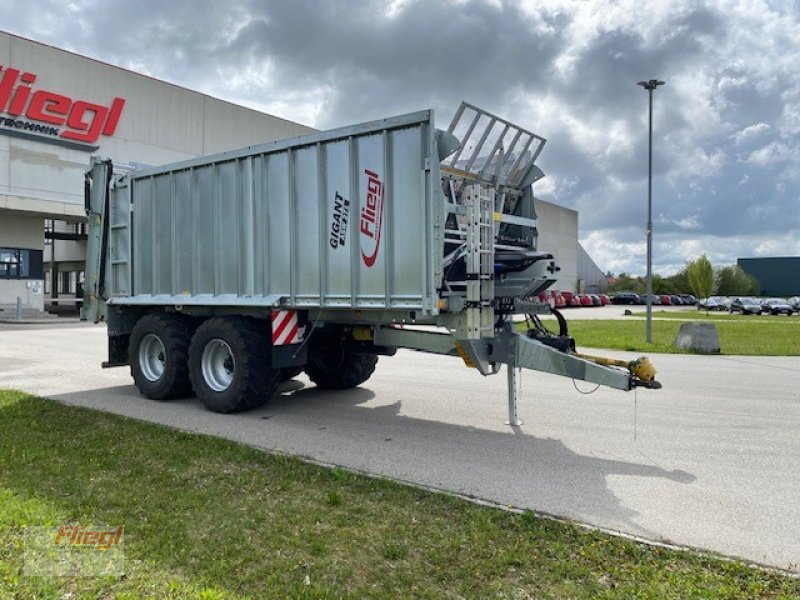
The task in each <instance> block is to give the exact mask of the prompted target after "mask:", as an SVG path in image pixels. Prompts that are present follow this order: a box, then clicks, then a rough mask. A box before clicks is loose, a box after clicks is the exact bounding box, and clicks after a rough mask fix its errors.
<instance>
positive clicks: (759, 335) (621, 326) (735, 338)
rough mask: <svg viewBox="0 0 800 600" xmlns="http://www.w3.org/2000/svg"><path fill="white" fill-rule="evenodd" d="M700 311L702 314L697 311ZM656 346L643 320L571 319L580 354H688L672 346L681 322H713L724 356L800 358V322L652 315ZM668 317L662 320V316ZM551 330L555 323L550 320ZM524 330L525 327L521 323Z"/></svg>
mask: <svg viewBox="0 0 800 600" xmlns="http://www.w3.org/2000/svg"><path fill="white" fill-rule="evenodd" d="M698 312H699V311H698ZM653 316H654V317H657V318H654V319H653V343H652V344H648V343H647V342H645V338H646V321H645V320H644V319H629V320H626V319H616V320H594V319H569V314H567V315H566V317H567V322H568V324H569V334H570V335H571V336H572V337H574V338H575V343H576V345H577V346H578V351H579V352H580V351H581V349H583V348H609V349H612V350H630V351H632V352H664V353H669V354H689V352H688V351H686V350H680V349H678V348H675V347H674V346H673V345H672V342H674V341H675V337H676V336H677V334H678V330H679V329H680V327H681V323H682V322H685V321H713V323H714V326H715V327H716V329H717V334H718V335H719V344H720V348H721V354H728V355H745V356H800V319H798V318H795V317H791V318H789V317H786V316H783V317H772V316H764V317H757V316H745V317H743V316H741V315H724V314H722V315H719V314H718V315H714V314H711V315H709V318H708V319H706V318H705V313H702V312H701V313H700V314H697V315H695V314H692V313H689V314H688V315H683V316H677V315H676V314H675V313H667V312H664V313H660V312H659V313H653ZM662 316H663V317H665V318H664V319H663V320H662V319H661V317H662ZM547 323H548V324H547V327H548V328H549V329H551V330H555V329H556V328H555V327H554V326H553V323H552V320H548V321H547ZM518 328H519V329H520V330H521V331H524V330H525V324H524V323H520V324H518Z"/></svg>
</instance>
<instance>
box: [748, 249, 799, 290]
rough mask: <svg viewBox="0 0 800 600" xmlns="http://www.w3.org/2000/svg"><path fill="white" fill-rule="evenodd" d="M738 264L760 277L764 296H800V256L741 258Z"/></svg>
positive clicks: (749, 272) (759, 280) (754, 275)
mask: <svg viewBox="0 0 800 600" xmlns="http://www.w3.org/2000/svg"><path fill="white" fill-rule="evenodd" d="M737 264H738V265H739V267H741V269H742V270H743V271H744V272H745V273H748V274H750V275H752V276H753V277H755V278H756V279H758V283H759V286H760V288H761V291H760V294H761V295H762V296H785V297H788V296H800V256H764V257H759V258H740V259H739V260H738V261H737Z"/></svg>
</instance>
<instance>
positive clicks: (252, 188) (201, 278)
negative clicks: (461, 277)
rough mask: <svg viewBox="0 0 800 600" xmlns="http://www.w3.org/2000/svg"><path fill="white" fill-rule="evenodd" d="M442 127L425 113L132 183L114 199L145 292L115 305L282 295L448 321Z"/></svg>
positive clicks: (295, 302) (300, 304) (137, 284)
mask: <svg viewBox="0 0 800 600" xmlns="http://www.w3.org/2000/svg"><path fill="white" fill-rule="evenodd" d="M432 119H433V115H432V113H431V112H430V111H424V112H421V113H414V114H413V115H406V116H404V117H397V118H393V119H386V120H383V121H378V122H375V123H372V124H365V125H360V126H355V127H352V128H346V129H342V130H336V131H332V132H326V133H322V134H313V135H311V136H304V137H302V138H296V139H295V140H293V141H286V142H276V143H272V144H266V145H264V146H259V147H252V148H248V149H243V150H240V151H235V152H231V153H225V154H222V155H218V156H215V157H208V158H206V159H197V160H193V161H185V162H183V163H178V164H176V165H171V166H166V167H163V168H154V169H147V170H145V171H141V172H134V173H132V174H131V175H130V176H128V177H127V179H124V180H123V181H122V183H121V184H120V185H118V187H117V189H116V190H115V195H114V201H115V202H119V203H126V205H127V202H130V203H131V204H132V208H133V215H132V222H133V225H132V230H133V231H132V240H133V244H132V246H133V247H132V258H133V283H132V294H130V293H129V292H127V290H123V289H119V291H120V292H123V293H121V294H115V295H116V296H117V297H116V298H115V299H114V301H113V302H114V303H117V304H125V303H136V304H142V303H147V299H148V298H151V299H154V298H155V297H158V299H159V303H172V302H174V303H176V304H178V303H188V302H186V300H187V299H191V298H197V297H203V298H211V301H210V302H208V303H209V304H214V301H213V299H214V298H215V297H220V296H224V297H225V298H226V304H227V303H229V302H230V297H231V296H234V297H240V298H241V299H242V304H243V305H250V306H252V305H258V304H260V303H261V302H260V300H263V305H271V304H273V303H274V302H275V298H276V297H280V298H281V299H282V304H283V305H285V306H287V307H297V308H304V307H326V308H343V309H348V308H358V309H404V310H417V311H421V312H422V313H423V314H426V313H428V314H429V313H432V312H435V311H436V308H435V294H436V292H435V286H434V274H435V272H436V270H437V269H436V266H435V261H438V262H441V256H442V254H441V252H442V250H441V240H440V239H439V238H438V232H439V230H440V228H441V222H440V221H441V219H442V218H443V214H444V213H443V204H442V203H443V197H442V195H441V192H440V190H439V177H438V158H433V156H435V141H434V129H433V123H432ZM432 169H433V170H434V171H436V173H434V174H433V176H432V174H431V170H432ZM128 190H129V191H130V200H126V199H125V198H126V197H127V192H128ZM345 223H346V228H345ZM120 296H123V297H120ZM192 303H194V302H192Z"/></svg>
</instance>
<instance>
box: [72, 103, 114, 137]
mask: <svg viewBox="0 0 800 600" xmlns="http://www.w3.org/2000/svg"><path fill="white" fill-rule="evenodd" d="M87 111H91V112H92V113H93V116H92V119H91V121H89V122H88V123H87V122H86V121H84V118H85V116H86V112H87ZM107 115H108V109H107V108H106V107H105V106H100V105H99V104H92V103H91V102H84V101H83V100H78V101H77V102H76V103H75V104H73V105H72V110H71V111H69V117H67V125H69V126H70V127H72V128H73V129H78V130H84V129H88V131H87V132H86V133H77V132H75V131H69V130H67V131H65V132H64V133H62V134H61V137H63V138H67V139H69V140H77V141H80V142H87V143H91V142H95V141H97V138H98V137H100V130H101V129H102V128H103V122H104V121H105V120H106V116H107Z"/></svg>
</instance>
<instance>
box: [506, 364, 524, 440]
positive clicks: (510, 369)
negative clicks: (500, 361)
mask: <svg viewBox="0 0 800 600" xmlns="http://www.w3.org/2000/svg"><path fill="white" fill-rule="evenodd" d="M506 374H507V375H508V421H506V425H511V426H512V427H519V426H520V425H522V419H520V418H519V415H518V414H517V391H518V388H517V371H516V369H515V368H514V366H513V365H511V364H507V365H506Z"/></svg>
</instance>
